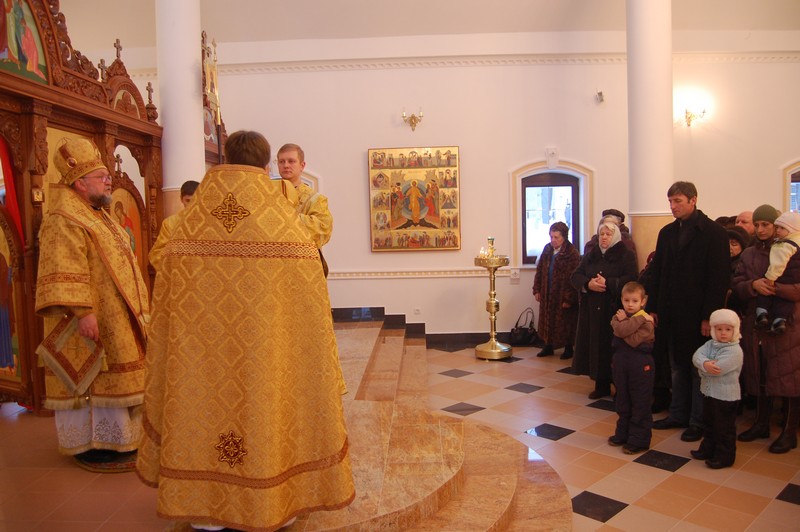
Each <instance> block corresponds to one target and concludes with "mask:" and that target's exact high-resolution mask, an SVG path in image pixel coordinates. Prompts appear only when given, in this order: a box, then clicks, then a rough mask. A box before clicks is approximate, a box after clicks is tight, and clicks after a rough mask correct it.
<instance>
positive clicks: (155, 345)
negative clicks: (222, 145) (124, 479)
mask: <svg viewBox="0 0 800 532" xmlns="http://www.w3.org/2000/svg"><path fill="white" fill-rule="evenodd" d="M296 202H297V197H296V194H295V191H294V189H293V187H291V186H290V185H289V186H287V184H286V183H285V182H283V181H282V180H276V181H272V180H270V178H269V176H268V175H267V174H265V173H264V172H263V171H259V170H258V169H257V168H255V167H250V166H239V165H220V166H216V167H214V168H212V169H211V170H209V172H208V173H207V174H206V176H205V178H204V179H203V181H202V183H201V184H200V187H199V188H198V190H197V192H196V194H195V196H194V199H193V201H192V203H191V204H190V205H189V206H188V207H187V208H186V209H185V210H184V211H183V212H182V214H181V217H180V220H179V222H178V223H177V225H176V226H174V227H173V228H172V237H171V239H170V240H169V242H168V243H167V244H166V246H165V247H164V251H163V255H162V257H161V264H160V268H159V271H158V275H157V276H156V283H155V287H154V296H153V323H152V327H151V333H150V342H149V344H148V351H147V370H148V372H147V383H146V392H145V420H144V427H145V437H144V439H143V442H142V445H141V446H140V447H139V455H138V463H137V469H138V472H139V475H140V477H141V478H142V480H143V481H144V482H145V483H147V484H149V485H151V486H158V490H159V491H158V514H159V515H160V516H161V517H164V518H167V519H176V520H185V521H190V522H202V523H212V524H216V525H223V526H227V527H231V528H237V529H243V530H274V529H276V528H278V527H279V526H280V525H281V524H283V523H284V522H285V521H286V520H287V519H290V518H291V517H293V516H296V515H298V514H300V513H303V512H307V511H316V510H334V509H338V508H342V507H344V506H347V505H348V504H350V502H351V501H352V500H353V498H354V496H355V491H354V485H353V480H352V474H351V468H350V461H349V455H348V441H347V433H346V428H345V424H344V416H343V410H342V402H341V395H340V394H341V385H342V383H343V380H342V377H341V369H340V367H339V360H338V354H337V348H336V339H335V337H334V333H333V322H332V318H331V310H330V301H329V297H328V289H327V284H326V282H325V279H324V277H323V274H322V267H321V265H320V261H319V257H318V252H317V247H316V245H315V243H314V240H313V238H312V236H311V234H310V232H309V231H308V230H307V228H306V227H305V225H304V224H303V223H302V221H301V220H300V218H299V216H298V214H297V212H296V205H297V203H296Z"/></svg>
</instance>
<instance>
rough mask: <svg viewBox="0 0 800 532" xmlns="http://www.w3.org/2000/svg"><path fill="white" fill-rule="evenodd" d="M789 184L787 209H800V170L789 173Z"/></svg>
mask: <svg viewBox="0 0 800 532" xmlns="http://www.w3.org/2000/svg"><path fill="white" fill-rule="evenodd" d="M791 179H792V181H791V185H790V188H789V210H791V211H795V212H797V211H800V170H797V171H796V172H794V173H792V174H791Z"/></svg>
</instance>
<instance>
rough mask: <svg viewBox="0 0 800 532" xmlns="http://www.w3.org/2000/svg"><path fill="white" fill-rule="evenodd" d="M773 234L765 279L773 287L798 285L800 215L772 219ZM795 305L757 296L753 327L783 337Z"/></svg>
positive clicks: (783, 215)
mask: <svg viewBox="0 0 800 532" xmlns="http://www.w3.org/2000/svg"><path fill="white" fill-rule="evenodd" d="M775 233H776V234H777V235H778V240H776V241H775V242H774V243H773V244H772V247H770V250H769V268H767V273H765V274H764V277H765V278H766V279H767V280H768V281H769V282H770V284H771V285H772V286H773V287H774V286H775V283H776V282H777V283H783V284H796V283H800V254H798V253H797V250H798V249H800V213H797V212H785V213H783V214H781V215H780V216H778V218H777V219H776V220H775ZM793 309H794V302H793V301H789V300H787V299H783V298H781V297H778V296H777V295H775V296H765V295H762V294H758V295H757V296H756V326H757V327H759V328H761V329H766V328H767V327H768V326H770V320H772V326H771V327H770V332H772V333H775V334H782V333H783V332H784V331H785V330H786V320H787V319H788V318H789V317H790V316H791V315H792V310H793Z"/></svg>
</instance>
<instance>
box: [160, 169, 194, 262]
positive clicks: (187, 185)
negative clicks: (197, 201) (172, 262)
mask: <svg viewBox="0 0 800 532" xmlns="http://www.w3.org/2000/svg"><path fill="white" fill-rule="evenodd" d="M198 186H200V183H198V182H197V181H184V182H183V184H182V185H181V203H182V204H183V208H184V209H185V208H186V207H188V206H189V203H190V202H191V201H192V197H194V193H195V191H196V190H197V187H198ZM182 213H183V211H180V212H178V213H175V214H173V215H172V216H168V217H166V218H164V221H162V222H161V230H160V231H159V232H158V237H157V238H156V241H155V242H154V243H153V247H151V248H150V254H149V255H148V256H147V258H148V259H149V260H150V264H152V265H153V268H155V270H156V271H158V268H159V267H160V266H161V254H162V253H163V252H164V246H166V245H167V242H169V239H170V238H172V228H173V227H175V226H176V225H177V223H178V220H180V217H181V214H182Z"/></svg>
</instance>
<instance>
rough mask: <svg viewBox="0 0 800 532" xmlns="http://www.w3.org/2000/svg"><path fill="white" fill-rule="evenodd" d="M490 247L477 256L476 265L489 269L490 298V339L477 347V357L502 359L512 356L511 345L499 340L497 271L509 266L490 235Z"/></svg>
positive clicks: (488, 307) (488, 302) (506, 258)
mask: <svg viewBox="0 0 800 532" xmlns="http://www.w3.org/2000/svg"><path fill="white" fill-rule="evenodd" d="M488 240H489V249H488V250H484V249H483V248H481V252H480V254H479V255H478V256H477V257H475V266H480V267H482V268H486V269H487V270H489V299H487V300H486V311H487V312H488V313H489V327H490V328H489V331H490V332H489V341H488V342H486V343H483V344H480V345H478V346H476V347H475V357H477V358H482V359H484V360H502V359H504V358H508V357H510V356H511V353H512V351H511V346H509V345H506V344H503V343H500V342H498V341H497V312H498V311H499V310H500V302H499V301H498V300H497V299H496V298H495V295H496V292H495V289H494V280H495V272H496V271H497V270H498V269H499V268H502V267H503V266H508V256H507V255H495V250H494V238H493V237H491V236H490V237H489V239H488Z"/></svg>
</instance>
